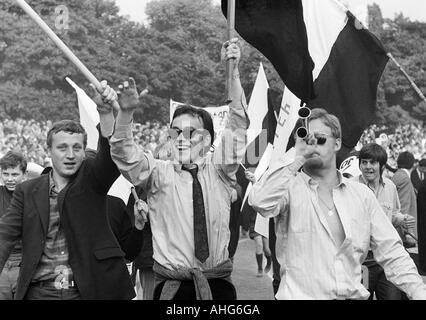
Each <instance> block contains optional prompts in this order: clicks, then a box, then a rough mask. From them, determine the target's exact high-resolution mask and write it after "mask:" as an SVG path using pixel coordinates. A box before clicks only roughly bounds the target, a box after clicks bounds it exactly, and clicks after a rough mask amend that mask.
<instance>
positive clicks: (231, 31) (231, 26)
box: [226, 0, 235, 103]
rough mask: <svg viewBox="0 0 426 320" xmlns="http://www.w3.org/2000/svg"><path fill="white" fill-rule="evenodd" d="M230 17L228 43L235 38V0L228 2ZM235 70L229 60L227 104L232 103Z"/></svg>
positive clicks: (231, 61)
mask: <svg viewBox="0 0 426 320" xmlns="http://www.w3.org/2000/svg"><path fill="white" fill-rule="evenodd" d="M227 12H228V16H227V22H228V25H227V30H226V31H227V36H228V41H231V39H232V38H233V36H234V28H235V0H228V11H227ZM233 69H234V60H233V59H228V61H227V62H226V95H227V96H226V103H230V102H231V101H232V97H231V83H232V70H233Z"/></svg>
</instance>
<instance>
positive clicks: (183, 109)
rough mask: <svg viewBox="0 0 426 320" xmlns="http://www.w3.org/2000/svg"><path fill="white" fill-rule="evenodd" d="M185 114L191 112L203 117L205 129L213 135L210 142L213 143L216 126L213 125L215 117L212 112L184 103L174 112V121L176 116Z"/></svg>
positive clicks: (193, 114) (200, 117)
mask: <svg viewBox="0 0 426 320" xmlns="http://www.w3.org/2000/svg"><path fill="white" fill-rule="evenodd" d="M184 114H189V115H191V116H193V117H198V118H199V119H201V120H202V121H203V126H204V129H206V130H207V131H208V132H209V134H210V137H211V141H210V144H211V145H213V142H214V126H213V119H212V116H211V115H210V113H208V112H207V111H206V110H204V109H202V108H195V107H192V106H190V105H187V104H185V105H182V106H179V107H177V108H176V110H175V112H174V113H173V119H172V122H173V120H174V119H175V118H177V117H179V116H181V115H184Z"/></svg>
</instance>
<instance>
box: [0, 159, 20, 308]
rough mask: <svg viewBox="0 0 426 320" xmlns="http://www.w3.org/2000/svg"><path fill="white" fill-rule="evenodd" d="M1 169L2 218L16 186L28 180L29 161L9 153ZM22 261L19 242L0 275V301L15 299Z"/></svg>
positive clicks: (0, 166)
mask: <svg viewBox="0 0 426 320" xmlns="http://www.w3.org/2000/svg"><path fill="white" fill-rule="evenodd" d="M0 169H1V180H2V182H3V184H4V185H3V186H0V218H1V217H2V216H4V215H5V213H6V210H7V209H8V207H9V205H10V201H11V200H12V196H13V192H14V191H15V188H16V186H17V185H18V184H20V183H21V182H23V181H24V180H25V178H26V175H25V172H26V170H27V161H26V160H25V158H24V156H23V155H22V154H21V153H19V152H15V151H9V152H8V153H6V155H5V156H4V157H3V158H2V159H1V160H0ZM21 260H22V242H21V241H18V242H17V243H16V245H15V246H14V248H13V250H12V252H11V254H10V256H9V259H8V260H7V261H6V263H5V265H4V268H3V271H2V272H1V273H0V300H13V299H14V298H15V295H16V284H17V281H18V275H19V265H20V264H21Z"/></svg>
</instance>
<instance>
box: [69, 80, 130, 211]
mask: <svg viewBox="0 0 426 320" xmlns="http://www.w3.org/2000/svg"><path fill="white" fill-rule="evenodd" d="M65 80H67V82H68V83H69V84H70V85H71V86H72V87H73V88H74V90H75V92H76V93H77V101H78V111H79V114H80V123H81V125H82V126H83V128H84V130H86V132H87V148H89V149H92V150H98V140H99V132H98V129H97V128H96V126H97V125H98V124H99V121H100V119H99V113H98V110H97V107H96V103H95V102H94V101H93V100H92V99H91V98H90V97H89V96H88V95H87V94H86V92H84V90H83V89H81V88H80V87H79V86H78V85H77V84H75V82H74V81H72V80H71V79H70V78H68V77H67V78H65ZM132 186H133V185H132V184H131V183H130V182H129V181H128V180H127V179H126V178H124V176H123V175H120V176H119V177H118V178H117V180H116V181H115V182H114V184H113V185H112V186H111V188H110V189H109V191H108V195H110V196H114V197H117V198H120V199H121V200H123V201H124V203H125V204H126V205H127V202H128V201H129V196H130V193H131V188H132Z"/></svg>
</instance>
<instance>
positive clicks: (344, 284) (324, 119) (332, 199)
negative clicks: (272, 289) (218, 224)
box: [249, 109, 426, 299]
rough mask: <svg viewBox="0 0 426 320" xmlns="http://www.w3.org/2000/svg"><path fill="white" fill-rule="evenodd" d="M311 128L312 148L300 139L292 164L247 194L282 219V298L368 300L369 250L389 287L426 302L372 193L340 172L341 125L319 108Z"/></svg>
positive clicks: (418, 280)
mask: <svg viewBox="0 0 426 320" xmlns="http://www.w3.org/2000/svg"><path fill="white" fill-rule="evenodd" d="M308 127H309V128H308V129H309V130H308V131H309V135H308V137H307V138H306V141H305V140H302V139H300V138H296V158H295V160H294V162H293V163H291V164H290V165H287V164H285V163H282V164H277V165H274V166H272V167H270V168H269V169H268V170H267V172H266V173H265V174H264V175H263V177H262V178H261V179H260V180H259V182H257V183H256V184H255V185H254V186H253V189H252V191H251V193H250V195H249V204H250V205H252V206H253V208H254V209H255V210H257V211H258V212H259V213H260V214H262V215H263V216H274V217H276V223H277V242H276V252H277V258H278V261H279V262H280V264H281V283H280V287H279V289H278V292H277V294H276V298H277V299H367V298H368V297H369V295H370V294H369V292H368V291H367V289H365V287H364V286H363V285H362V284H361V265H362V262H363V261H364V259H365V257H366V255H367V252H368V249H369V248H370V247H371V249H372V251H373V253H374V257H375V258H376V261H377V262H378V263H379V264H380V265H381V266H382V267H383V269H384V270H385V273H386V276H387V278H388V280H389V281H391V282H392V283H393V284H395V285H396V286H397V287H398V288H399V289H401V290H403V291H404V292H406V293H407V295H408V297H409V298H411V299H426V285H425V284H424V283H423V281H422V278H421V277H420V275H419V274H418V272H417V269H416V266H415V264H414V262H413V261H412V259H411V258H410V256H409V255H408V253H407V252H406V251H405V249H404V247H403V246H402V242H401V240H400V238H399V236H398V233H397V232H396V230H395V229H394V227H393V226H392V224H391V222H390V221H389V219H388V218H387V217H386V215H385V214H384V212H383V210H382V208H381V207H380V204H379V203H378V201H377V199H376V198H375V196H374V194H373V193H372V192H371V190H370V189H368V187H367V186H365V185H363V184H360V183H358V182H354V181H350V180H348V179H346V178H344V177H342V175H341V174H340V173H339V171H338V170H337V169H336V153H337V152H338V151H339V150H340V148H341V144H342V142H341V141H342V140H341V139H342V138H341V127H340V122H339V120H338V119H337V118H336V117H335V116H333V115H330V114H328V113H327V111H325V110H324V109H313V110H312V112H311V117H310V118H309V126H308ZM302 166H303V170H302V171H301V172H298V170H299V169H300V168H301V167H302Z"/></svg>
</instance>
